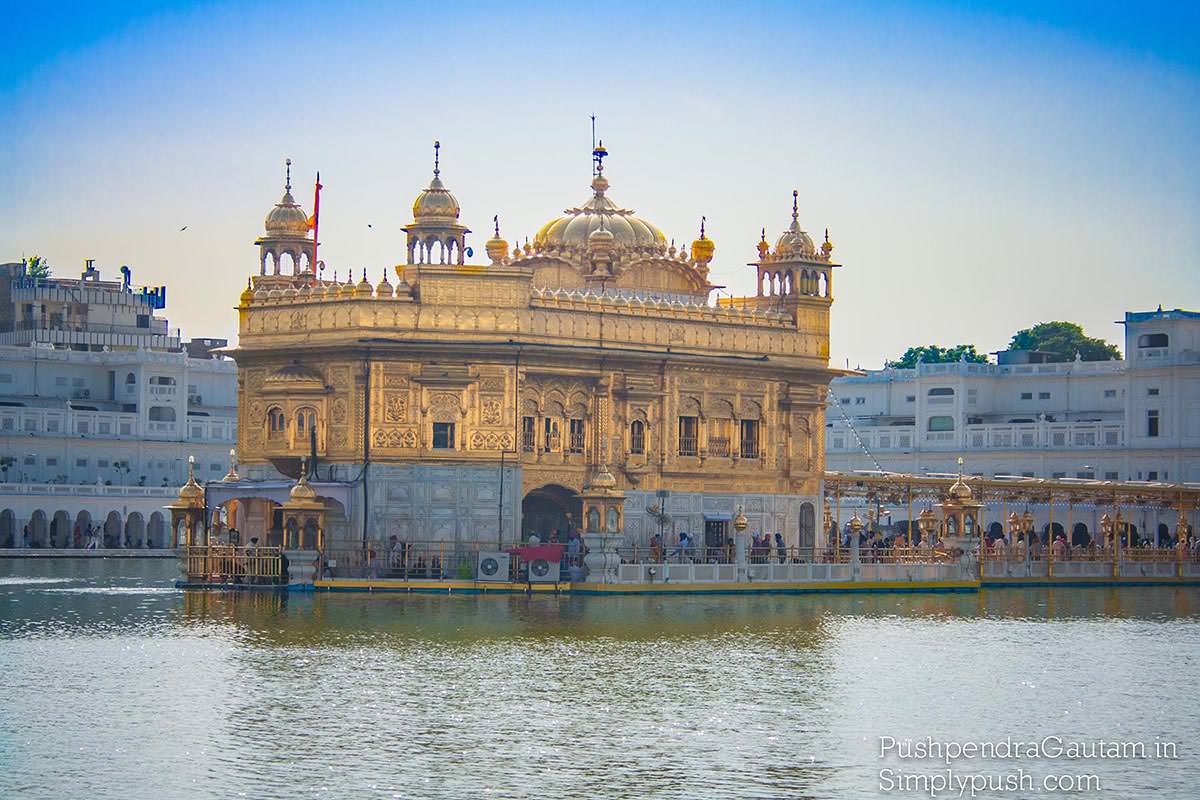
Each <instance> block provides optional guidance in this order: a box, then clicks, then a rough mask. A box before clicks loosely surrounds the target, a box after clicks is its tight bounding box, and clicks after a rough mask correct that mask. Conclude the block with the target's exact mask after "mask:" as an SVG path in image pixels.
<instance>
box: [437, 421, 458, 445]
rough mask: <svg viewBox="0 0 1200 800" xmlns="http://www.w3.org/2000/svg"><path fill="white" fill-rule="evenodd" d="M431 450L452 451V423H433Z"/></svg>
mask: <svg viewBox="0 0 1200 800" xmlns="http://www.w3.org/2000/svg"><path fill="white" fill-rule="evenodd" d="M433 449H434V450H452V449H454V423H453V422H435V423H433Z"/></svg>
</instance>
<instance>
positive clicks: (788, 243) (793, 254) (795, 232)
mask: <svg viewBox="0 0 1200 800" xmlns="http://www.w3.org/2000/svg"><path fill="white" fill-rule="evenodd" d="M799 197H800V192H799V191H796V190H792V224H791V225H789V226H788V228H787V230H786V231H784V232H783V234H782V235H781V236H780V237H779V239H778V240H776V242H775V257H776V258H778V259H780V260H781V261H782V260H785V259H788V258H813V257H814V256H816V254H817V249H816V246H815V245H813V240H812V237H811V236H809V235H808V234H807V233H806V232H805V231H803V230H801V228H800V211H799V206H798V203H799Z"/></svg>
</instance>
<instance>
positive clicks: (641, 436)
mask: <svg viewBox="0 0 1200 800" xmlns="http://www.w3.org/2000/svg"><path fill="white" fill-rule="evenodd" d="M629 452H630V453H634V454H636V455H641V454H643V453H645V452H646V423H644V422H642V421H641V420H640V419H635V420H634V421H633V422H631V423H630V424H629Z"/></svg>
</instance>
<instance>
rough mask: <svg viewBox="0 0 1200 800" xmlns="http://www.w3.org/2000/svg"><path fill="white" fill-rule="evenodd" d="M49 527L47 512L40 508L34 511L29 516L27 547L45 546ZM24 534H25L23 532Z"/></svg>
mask: <svg viewBox="0 0 1200 800" xmlns="http://www.w3.org/2000/svg"><path fill="white" fill-rule="evenodd" d="M48 527H49V525H48V524H47V522H46V512H45V511H42V510H41V509H40V508H39V509H38V510H37V511H34V512H33V516H31V517H30V518H29V541H27V542H25V543H24V544H25V547H45V546H46V531H47V528H48ZM22 536H24V533H23V532H22Z"/></svg>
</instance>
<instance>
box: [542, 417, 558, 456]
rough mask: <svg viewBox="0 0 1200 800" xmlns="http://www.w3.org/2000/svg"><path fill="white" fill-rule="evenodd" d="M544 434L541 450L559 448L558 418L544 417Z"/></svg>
mask: <svg viewBox="0 0 1200 800" xmlns="http://www.w3.org/2000/svg"><path fill="white" fill-rule="evenodd" d="M545 423H546V424H545V435H544V436H543V437H542V451H543V452H546V453H550V452H553V451H555V450H558V449H559V442H558V438H559V435H558V420H553V419H550V418H548V417H547V418H546V420H545Z"/></svg>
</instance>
